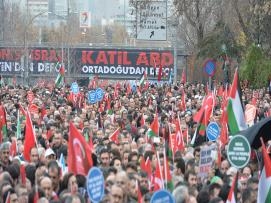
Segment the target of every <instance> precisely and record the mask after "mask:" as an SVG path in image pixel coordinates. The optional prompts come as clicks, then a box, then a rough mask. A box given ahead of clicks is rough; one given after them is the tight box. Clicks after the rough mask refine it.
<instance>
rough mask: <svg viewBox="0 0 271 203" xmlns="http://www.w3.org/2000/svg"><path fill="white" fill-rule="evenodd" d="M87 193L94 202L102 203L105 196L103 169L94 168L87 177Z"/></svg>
mask: <svg viewBox="0 0 271 203" xmlns="http://www.w3.org/2000/svg"><path fill="white" fill-rule="evenodd" d="M87 192H88V197H89V198H90V200H91V201H92V202H100V201H101V200H102V199H103V196H104V176H103V173H102V171H101V169H99V168H97V167H92V168H91V169H90V171H89V172H88V176H87Z"/></svg>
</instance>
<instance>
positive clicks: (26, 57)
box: [23, 4, 48, 85]
mask: <svg viewBox="0 0 271 203" xmlns="http://www.w3.org/2000/svg"><path fill="white" fill-rule="evenodd" d="M28 9H29V8H28V4H27V20H26V25H25V28H24V56H23V57H24V59H23V64H24V65H23V67H24V72H23V84H24V85H29V50H28V48H29V46H28V29H29V26H30V25H32V24H33V22H34V20H35V19H36V18H38V17H39V16H41V15H43V14H45V13H48V12H47V11H43V12H40V13H38V14H37V15H35V16H33V17H32V18H31V19H30V20H29V21H28V19H29V12H28Z"/></svg>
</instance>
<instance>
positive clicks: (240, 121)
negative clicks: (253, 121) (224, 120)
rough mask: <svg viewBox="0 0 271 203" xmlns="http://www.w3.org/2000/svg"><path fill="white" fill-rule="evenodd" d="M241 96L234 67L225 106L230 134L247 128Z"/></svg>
mask: <svg viewBox="0 0 271 203" xmlns="http://www.w3.org/2000/svg"><path fill="white" fill-rule="evenodd" d="M241 98H242V96H241V88H240V84H239V79H238V72H237V69H236V71H235V73H234V78H233V84H232V87H231V91H230V95H229V101H228V106H227V115H228V128H229V131H230V133H231V134H236V133H238V132H239V131H241V130H245V129H246V128H247V125H246V121H245V115H244V110H243V106H242V101H241Z"/></svg>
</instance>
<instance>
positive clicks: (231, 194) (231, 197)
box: [226, 173, 238, 203]
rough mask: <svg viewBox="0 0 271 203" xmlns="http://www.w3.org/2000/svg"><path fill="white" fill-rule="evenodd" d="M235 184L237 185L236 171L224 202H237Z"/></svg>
mask: <svg viewBox="0 0 271 203" xmlns="http://www.w3.org/2000/svg"><path fill="white" fill-rule="evenodd" d="M237 185H238V173H236V175H235V177H234V179H233V183H232V184H231V189H230V192H229V194H228V198H227V201H226V203H236V202H237Z"/></svg>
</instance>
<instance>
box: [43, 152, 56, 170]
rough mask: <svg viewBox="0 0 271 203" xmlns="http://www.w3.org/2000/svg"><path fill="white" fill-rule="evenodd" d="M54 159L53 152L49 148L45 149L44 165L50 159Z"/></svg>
mask: <svg viewBox="0 0 271 203" xmlns="http://www.w3.org/2000/svg"><path fill="white" fill-rule="evenodd" d="M54 160H56V154H55V152H54V151H53V150H52V149H51V148H48V149H46V151H45V165H46V166H47V165H48V163H49V162H50V161H54Z"/></svg>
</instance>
